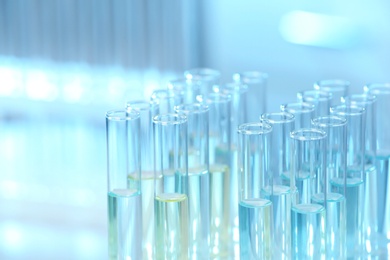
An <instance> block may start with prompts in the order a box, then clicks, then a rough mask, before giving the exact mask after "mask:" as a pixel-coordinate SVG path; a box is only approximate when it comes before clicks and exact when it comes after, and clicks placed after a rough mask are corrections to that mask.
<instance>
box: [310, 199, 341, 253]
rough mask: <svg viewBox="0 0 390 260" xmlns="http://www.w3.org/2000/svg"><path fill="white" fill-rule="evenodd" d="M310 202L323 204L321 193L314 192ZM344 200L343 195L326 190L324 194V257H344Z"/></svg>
mask: <svg viewBox="0 0 390 260" xmlns="http://www.w3.org/2000/svg"><path fill="white" fill-rule="evenodd" d="M312 202H313V203H316V204H321V205H324V196H323V194H314V195H313V197H312ZM346 209H347V208H346V200H345V197H344V195H342V194H339V193H333V192H328V193H327V194H326V229H327V232H326V257H327V259H345V258H346V254H347V248H346V247H345V245H346V239H347V238H346V236H345V234H346V228H347V227H346V225H347V221H346Z"/></svg>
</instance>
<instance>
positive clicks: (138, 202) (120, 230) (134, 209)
mask: <svg viewBox="0 0 390 260" xmlns="http://www.w3.org/2000/svg"><path fill="white" fill-rule="evenodd" d="M141 209H142V199H141V194H140V193H139V192H138V191H137V190H133V189H123V190H114V191H111V192H109V193H108V229H109V231H108V241H109V245H108V248H109V249H108V250H109V257H110V259H115V260H116V259H142V222H143V221H142V212H141Z"/></svg>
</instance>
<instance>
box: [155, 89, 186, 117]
mask: <svg viewBox="0 0 390 260" xmlns="http://www.w3.org/2000/svg"><path fill="white" fill-rule="evenodd" d="M150 101H151V102H153V103H157V104H158V107H159V113H160V114H168V113H174V107H175V106H176V105H178V104H181V103H182V102H183V97H182V95H180V93H179V92H174V91H171V90H169V89H156V90H154V91H153V92H152V94H151V96H150Z"/></svg>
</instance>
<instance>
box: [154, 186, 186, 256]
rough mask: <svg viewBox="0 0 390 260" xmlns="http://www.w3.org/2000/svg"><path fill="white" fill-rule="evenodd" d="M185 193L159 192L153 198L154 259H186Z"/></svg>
mask: <svg viewBox="0 0 390 260" xmlns="http://www.w3.org/2000/svg"><path fill="white" fill-rule="evenodd" d="M188 224H189V221H188V199H187V195H185V194H180V193H161V194H159V195H158V196H156V198H155V232H156V241H155V245H156V248H155V249H156V251H155V256H156V258H155V259H188V257H189V251H188V249H189V247H188V246H189V243H188V238H189V236H188V235H189V233H188V229H189V226H188Z"/></svg>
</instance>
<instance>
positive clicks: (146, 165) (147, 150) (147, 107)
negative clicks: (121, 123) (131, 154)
mask: <svg viewBox="0 0 390 260" xmlns="http://www.w3.org/2000/svg"><path fill="white" fill-rule="evenodd" d="M126 109H127V110H128V111H130V112H131V110H136V111H138V112H139V113H140V126H141V132H140V137H139V142H140V144H142V145H141V146H140V153H141V179H140V180H138V179H136V180H134V179H132V178H129V182H133V181H141V191H142V219H143V257H144V259H153V258H154V256H153V251H154V181H156V182H162V179H161V178H160V179H157V180H154V143H153V117H154V116H156V115H157V114H159V109H158V104H157V103H155V102H148V101H144V100H133V101H129V102H127V103H126ZM159 185H161V184H159Z"/></svg>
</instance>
